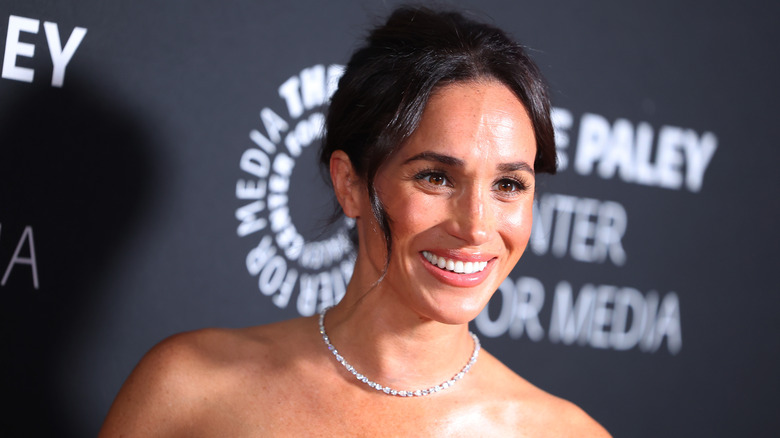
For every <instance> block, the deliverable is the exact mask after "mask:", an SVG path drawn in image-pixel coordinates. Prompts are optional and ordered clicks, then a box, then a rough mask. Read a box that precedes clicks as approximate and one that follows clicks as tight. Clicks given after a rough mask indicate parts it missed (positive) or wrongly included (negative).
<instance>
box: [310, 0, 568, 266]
mask: <svg viewBox="0 0 780 438" xmlns="http://www.w3.org/2000/svg"><path fill="white" fill-rule="evenodd" d="M366 43H367V44H366V45H365V46H363V47H361V48H359V49H358V50H357V51H356V52H355V53H354V54H353V55H352V58H351V59H350V60H349V63H348V64H347V67H346V70H345V71H344V75H343V76H342V77H341V79H340V80H339V84H338V89H337V90H336V92H335V93H334V95H333V97H332V99H331V103H330V108H329V111H328V115H327V119H326V121H325V138H324V140H323V144H322V150H321V151H320V163H321V164H322V165H323V166H324V167H325V168H327V166H328V165H329V162H330V157H331V154H332V153H333V152H334V151H336V150H339V149H341V150H343V151H344V152H345V153H346V154H347V155H348V156H349V159H350V160H351V161H352V165H353V166H354V168H355V171H356V172H357V174H358V175H359V176H360V177H361V178H362V180H363V181H364V183H365V184H366V188H367V189H368V195H369V200H370V201H371V205H372V207H373V212H374V216H375V217H376V219H377V221H378V222H379V224H380V226H381V227H382V231H383V232H384V235H385V241H386V244H387V254H388V257H387V262H386V263H389V260H390V259H389V254H390V249H391V236H390V219H389V218H388V217H387V214H386V213H385V210H384V208H383V206H382V202H381V200H380V199H379V198H378V197H377V195H376V191H375V189H374V177H375V176H376V173H377V171H378V170H379V168H380V166H381V165H382V164H383V163H384V162H385V161H386V160H387V159H388V157H390V156H391V155H392V154H393V153H394V152H395V151H396V150H397V149H398V148H399V147H400V146H401V145H402V144H403V142H404V141H405V140H406V139H407V138H409V136H411V135H412V133H413V132H414V131H415V129H417V126H418V125H419V122H420V118H421V117H422V113H423V110H424V109H425V106H426V104H427V102H428V99H429V98H430V96H431V94H432V93H433V92H434V91H435V90H436V89H437V87H441V86H443V85H446V84H451V83H455V82H467V81H476V80H481V79H491V80H497V81H499V82H501V83H502V84H504V85H506V86H507V87H509V88H510V89H511V90H512V91H513V92H514V93H515V94H516V95H517V97H518V99H520V101H521V102H522V103H523V105H524V106H525V108H526V110H527V111H528V115H529V117H530V119H531V123H532V124H533V129H534V135H535V138H536V157H535V159H534V169H535V171H536V173H540V172H545V173H555V170H556V156H555V139H554V135H553V127H552V123H551V121H550V101H549V98H548V96H547V88H546V86H545V83H544V80H543V79H542V76H541V73H540V72H539V69H538V68H537V67H536V65H535V64H534V63H533V61H531V59H530V58H529V57H528V56H527V55H526V54H525V52H524V51H523V49H522V47H521V46H520V45H519V44H517V43H516V42H514V41H512V39H510V38H509V37H508V36H507V35H506V34H505V33H504V32H503V31H502V30H500V29H498V28H496V27H494V26H491V25H488V24H483V23H479V22H476V21H473V20H471V19H468V18H465V17H464V16H463V15H461V14H459V13H457V12H438V11H433V10H430V9H428V8H425V7H409V6H404V7H401V8H399V9H397V10H395V11H394V12H393V13H392V15H390V17H389V18H388V20H387V22H386V23H385V24H384V25H382V26H379V27H377V28H376V29H374V30H373V31H372V32H371V33H370V34H369V36H368V38H367V41H366Z"/></svg>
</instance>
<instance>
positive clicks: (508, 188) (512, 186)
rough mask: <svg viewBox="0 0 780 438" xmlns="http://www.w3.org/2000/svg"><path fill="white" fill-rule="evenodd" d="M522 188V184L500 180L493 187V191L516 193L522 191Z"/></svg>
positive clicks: (509, 180)
mask: <svg viewBox="0 0 780 438" xmlns="http://www.w3.org/2000/svg"><path fill="white" fill-rule="evenodd" d="M523 188H524V187H523V185H522V184H520V183H519V182H517V181H513V180H511V179H502V180H501V181H499V182H497V183H496V185H495V189H496V190H498V191H499V192H517V191H520V190H523Z"/></svg>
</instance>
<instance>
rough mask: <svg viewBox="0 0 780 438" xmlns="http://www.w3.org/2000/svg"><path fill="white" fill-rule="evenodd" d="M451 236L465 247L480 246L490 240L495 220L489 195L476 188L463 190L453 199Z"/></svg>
mask: <svg viewBox="0 0 780 438" xmlns="http://www.w3.org/2000/svg"><path fill="white" fill-rule="evenodd" d="M454 204H455V205H454V206H453V207H454V208H453V209H452V215H453V217H452V218H451V219H452V224H453V229H452V231H451V234H452V235H454V236H455V237H457V238H459V239H460V240H462V241H463V242H464V243H466V244H467V245H481V244H483V243H485V242H486V241H487V240H488V239H489V238H490V233H491V232H492V231H493V228H494V226H495V222H496V218H495V217H493V214H494V212H493V209H492V208H491V204H490V193H488V192H486V191H485V190H480V189H479V188H477V187H473V188H469V190H464V191H463V192H462V193H460V194H459V196H457V197H456V199H454Z"/></svg>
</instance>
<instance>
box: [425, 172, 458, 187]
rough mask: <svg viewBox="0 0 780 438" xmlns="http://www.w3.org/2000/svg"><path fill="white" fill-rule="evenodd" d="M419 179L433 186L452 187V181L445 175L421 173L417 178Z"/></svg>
mask: <svg viewBox="0 0 780 438" xmlns="http://www.w3.org/2000/svg"><path fill="white" fill-rule="evenodd" d="M417 179H421V180H423V181H425V182H427V183H428V184H430V185H432V186H441V187H443V186H451V185H452V184H450V181H449V180H448V179H447V177H446V176H445V175H444V174H443V173H439V172H427V173H421V174H419V175H418V176H417Z"/></svg>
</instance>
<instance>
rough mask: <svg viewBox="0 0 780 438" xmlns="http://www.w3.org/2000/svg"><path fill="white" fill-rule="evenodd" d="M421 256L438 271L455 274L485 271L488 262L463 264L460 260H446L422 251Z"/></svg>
mask: <svg viewBox="0 0 780 438" xmlns="http://www.w3.org/2000/svg"><path fill="white" fill-rule="evenodd" d="M422 254H423V257H425V260H428V262H430V263H431V264H432V265H435V266H438V267H439V268H440V269H446V270H448V271H452V272H455V273H456V274H473V273H475V272H480V271H482V270H483V269H485V267H486V266H487V264H488V262H464V261H462V260H453V259H447V258H444V257H439V256H437V255H435V254H433V253H430V252H428V251H423V252H422Z"/></svg>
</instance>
